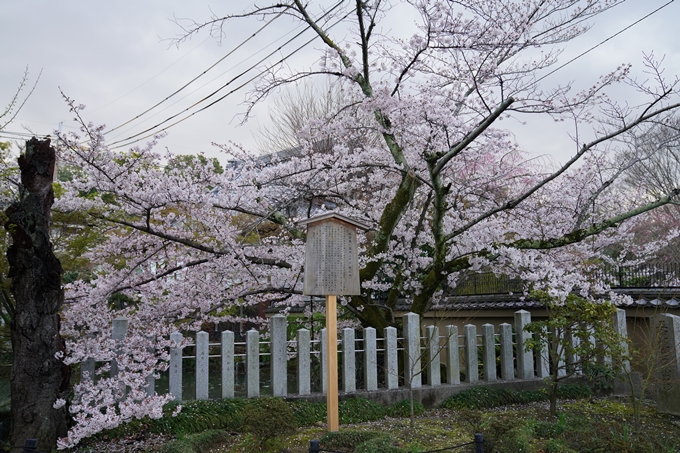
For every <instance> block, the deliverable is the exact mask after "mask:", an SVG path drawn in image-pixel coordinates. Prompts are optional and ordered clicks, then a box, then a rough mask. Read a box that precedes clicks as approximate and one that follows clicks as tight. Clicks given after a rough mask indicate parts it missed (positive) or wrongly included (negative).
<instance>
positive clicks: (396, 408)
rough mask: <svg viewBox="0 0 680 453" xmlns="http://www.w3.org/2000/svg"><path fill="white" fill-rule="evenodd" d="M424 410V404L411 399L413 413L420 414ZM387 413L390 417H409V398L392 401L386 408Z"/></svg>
mask: <svg viewBox="0 0 680 453" xmlns="http://www.w3.org/2000/svg"><path fill="white" fill-rule="evenodd" d="M423 412H425V406H423V405H422V404H420V402H419V401H413V415H420V414H422V413H423ZM387 415H389V416H390V417H410V416H411V400H403V401H399V402H398V403H394V404H393V405H391V406H390V407H389V408H388V409H387Z"/></svg>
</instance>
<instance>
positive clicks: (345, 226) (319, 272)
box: [299, 213, 368, 431]
mask: <svg viewBox="0 0 680 453" xmlns="http://www.w3.org/2000/svg"><path fill="white" fill-rule="evenodd" d="M299 224H301V225H307V244H306V246H305V279H304V286H303V291H302V292H303V294H306V295H310V296H326V335H327V337H328V340H327V341H326V357H328V365H327V368H326V369H327V373H326V379H327V385H326V388H327V389H328V394H327V404H326V406H327V410H328V414H327V415H328V430H329V431H337V430H338V429H339V422H338V325H337V296H339V295H343V296H354V295H359V294H361V287H360V283H359V263H358V259H357V232H356V229H357V227H358V228H362V229H368V227H367V226H366V225H364V224H362V223H360V222H357V221H356V220H353V219H350V218H348V217H345V216H343V215H340V214H335V213H329V214H323V215H320V216H316V217H312V218H311V219H306V220H303V221H301V222H299Z"/></svg>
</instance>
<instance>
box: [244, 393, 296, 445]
mask: <svg viewBox="0 0 680 453" xmlns="http://www.w3.org/2000/svg"><path fill="white" fill-rule="evenodd" d="M242 414H243V426H244V428H245V429H246V430H247V431H248V432H250V433H252V434H253V435H254V436H255V438H256V439H257V440H258V441H259V442H261V443H262V444H264V443H265V442H267V441H268V440H269V439H272V438H274V437H276V436H279V435H282V434H290V433H293V432H295V430H296V429H297V423H296V422H295V416H294V414H293V411H292V410H291V408H290V407H289V406H288V404H287V403H286V402H285V401H284V400H282V399H281V398H258V399H253V400H250V401H249V402H248V404H246V406H245V407H244V408H243V411H242Z"/></svg>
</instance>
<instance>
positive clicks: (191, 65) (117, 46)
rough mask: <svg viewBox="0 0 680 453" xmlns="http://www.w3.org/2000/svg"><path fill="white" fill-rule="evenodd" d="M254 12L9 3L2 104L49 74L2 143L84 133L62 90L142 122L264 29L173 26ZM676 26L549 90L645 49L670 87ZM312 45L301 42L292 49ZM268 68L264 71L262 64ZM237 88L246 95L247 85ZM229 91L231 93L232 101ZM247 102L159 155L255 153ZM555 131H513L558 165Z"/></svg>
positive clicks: (167, 4)
mask: <svg viewBox="0 0 680 453" xmlns="http://www.w3.org/2000/svg"><path fill="white" fill-rule="evenodd" d="M667 1H668V0H628V1H627V2H625V3H624V4H622V5H620V6H617V7H616V8H614V9H613V10H611V11H609V12H607V13H605V14H603V15H601V16H599V17H598V18H597V19H596V20H595V21H594V22H593V29H592V30H591V31H590V32H589V33H588V34H586V35H585V36H583V37H580V38H578V39H577V40H575V41H573V42H571V43H570V44H569V45H568V46H567V48H566V49H565V52H564V55H563V58H564V59H563V61H567V60H568V59H569V58H571V57H573V56H575V55H578V54H579V53H581V52H583V51H584V50H586V49H588V48H589V47H590V46H592V45H595V44H597V43H598V42H600V41H602V40H604V39H606V38H607V37H609V36H611V35H613V34H614V33H616V32H618V31H619V30H621V29H623V28H624V27H626V26H628V25H630V24H631V23H633V22H635V21H636V20H638V19H640V18H641V17H643V16H645V15H646V14H648V13H650V12H652V11H653V10H655V9H656V8H658V7H660V6H661V5H663V4H665V3H667ZM252 3H253V2H252V1H251V0H244V1H235V0H231V1H227V2H224V1H223V2H215V3H203V2H197V1H191V2H189V1H186V0H184V1H181V0H134V1H133V0H116V1H106V2H105V1H84V0H81V1H68V0H63V1H59V2H56V1H37V0H21V1H19V0H0V18H2V26H0V42H1V43H2V47H1V48H2V52H1V54H0V55H1V56H2V71H0V105H2V106H3V107H4V105H6V103H7V102H8V101H9V99H10V98H11V96H12V95H13V93H14V91H15V90H16V88H17V85H18V83H19V81H20V80H21V77H22V74H23V72H24V69H25V68H26V67H27V66H28V68H29V78H30V80H29V83H30V84H32V83H33V82H34V81H35V79H36V77H37V76H38V74H39V73H40V72H41V71H42V75H41V76H40V80H39V82H38V85H37V87H36V89H35V92H34V93H33V95H32V96H31V97H30V99H29V100H28V102H27V103H26V105H25V106H24V108H23V110H22V111H21V112H20V113H19V115H18V117H17V119H16V120H15V121H14V123H12V124H11V125H9V126H8V127H7V128H6V132H5V135H1V136H0V140H3V139H4V140H6V139H7V135H6V133H9V132H13V133H25V132H27V129H29V130H30V131H32V132H34V133H37V134H49V133H51V132H52V131H53V130H55V129H57V128H58V127H59V124H60V123H62V127H63V129H64V130H71V129H70V128H73V127H75V123H74V122H73V121H71V117H72V115H71V114H70V113H69V112H68V108H67V106H66V104H65V103H64V101H63V100H62V98H61V94H60V92H59V89H60V88H61V90H63V92H64V93H65V94H66V95H67V96H69V97H71V98H73V99H75V100H76V102H77V103H81V104H84V105H86V106H87V109H86V110H85V112H84V114H83V115H84V117H85V119H86V120H88V121H92V122H93V123H95V124H102V123H103V124H106V125H107V127H108V128H113V127H116V126H118V125H120V124H122V123H124V122H125V121H127V120H129V119H132V118H134V117H135V116H136V115H138V114H140V113H142V112H143V111H144V110H145V109H147V108H149V107H151V106H152V105H154V104H155V103H157V102H159V101H161V100H162V99H164V98H165V97H166V96H168V95H169V94H171V93H172V92H173V91H175V90H176V89H178V88H179V87H181V86H182V85H183V84H185V83H186V82H188V81H189V80H191V79H192V78H194V77H195V76H197V75H199V74H200V73H201V72H202V71H204V70H205V69H207V68H208V67H209V66H211V65H212V64H214V63H215V62H216V61H218V60H219V59H220V58H222V57H223V56H224V55H226V54H227V53H228V52H229V51H231V50H232V49H233V47H234V46H235V45H237V44H238V43H240V42H241V41H243V40H244V39H245V38H246V37H247V36H249V35H251V34H252V33H253V32H254V31H255V30H256V29H257V28H259V27H260V26H261V25H262V23H261V22H254V21H241V22H239V21H233V22H231V23H230V24H229V25H228V27H227V32H228V36H227V37H225V38H224V40H223V41H222V43H221V44H220V43H219V42H217V41H216V40H215V39H213V38H211V37H210V35H209V33H206V32H204V33H200V34H198V35H196V36H194V37H193V38H192V39H191V40H189V41H187V42H184V43H182V44H181V45H180V46H179V47H177V46H174V45H172V44H171V42H170V41H169V39H171V38H173V37H176V36H177V35H178V34H179V33H181V29H180V28H179V27H178V26H177V25H176V24H175V23H174V22H173V21H172V18H173V16H176V17H179V18H182V17H188V18H192V19H195V20H196V21H202V20H206V19H208V18H209V17H210V15H211V8H212V11H214V12H215V13H216V14H224V13H227V12H231V13H235V12H241V11H243V10H244V9H247V7H249V6H250V5H251V4H252ZM260 3H262V2H260ZM326 3H327V4H330V3H331V2H326ZM391 19H392V21H393V23H394V24H395V27H394V28H395V29H401V28H405V27H402V26H401V24H398V23H397V21H403V24H408V23H410V19H409V18H408V17H396V16H394V17H392V18H391ZM679 19H680V2H677V3H672V4H670V5H669V6H667V7H666V8H664V9H663V10H661V11H660V12H659V13H656V14H654V15H653V16H651V17H649V18H648V19H646V20H644V21H643V22H641V23H639V24H637V25H636V26H634V27H633V28H631V29H630V30H628V31H626V32H624V33H623V34H621V35H619V36H618V37H616V38H614V39H612V40H611V41H609V42H607V43H606V44H604V45H603V46H601V47H599V48H598V49H596V50H595V51H593V52H590V53H589V54H587V55H586V56H584V57H583V58H581V59H579V60H578V61H577V62H574V63H573V64H570V65H569V66H568V67H566V68H565V69H563V70H561V71H559V72H558V73H556V74H555V75H553V76H551V77H550V78H548V79H546V80H545V81H544V83H546V86H550V85H553V84H555V83H559V82H563V81H567V80H575V81H576V83H577V85H580V86H582V87H585V86H590V85H591V84H592V83H593V82H594V81H595V80H596V79H597V76H598V74H602V73H605V72H608V71H611V70H613V69H615V68H616V67H617V66H618V65H619V64H621V63H632V64H633V65H634V70H635V71H636V72H637V73H638V74H639V75H640V76H641V77H642V76H644V75H643V74H642V73H641V72H640V71H641V70H642V69H643V68H642V64H641V62H642V56H643V52H646V53H649V52H651V51H654V53H655V54H656V55H657V56H663V55H665V67H666V68H667V69H666V71H667V73H666V74H667V76H668V77H669V78H673V77H674V76H675V75H676V74H680V46H679V45H678V43H680V31H679V29H680V27H679V26H678V21H679ZM291 30H293V28H292V25H291V22H290V21H287V20H279V21H276V22H275V23H273V24H272V25H271V26H270V27H268V28H267V29H266V30H265V31H263V32H262V33H260V34H259V35H258V36H257V37H256V38H254V39H253V40H252V42H250V43H248V44H247V45H245V46H244V47H243V48H242V49H240V50H239V51H237V52H234V53H233V54H232V55H231V56H229V57H228V58H226V59H225V60H224V61H223V62H221V63H220V64H219V65H218V66H217V67H215V68H214V69H213V70H211V71H210V72H208V73H207V74H206V75H205V76H203V77H202V78H201V79H199V80H198V81H197V82H195V83H194V84H192V85H191V88H189V89H187V90H185V91H183V92H182V93H181V94H180V95H178V96H176V97H175V98H173V100H172V101H171V102H166V103H165V104H163V107H162V108H159V109H156V110H155V111H154V112H152V113H150V114H147V115H146V116H144V117H143V118H142V119H140V120H138V121H135V122H134V123H133V124H131V125H130V126H126V127H123V128H121V129H119V130H117V131H114V132H112V133H111V134H110V135H109V136H108V138H109V140H110V141H114V140H116V139H122V138H125V137H127V136H129V135H131V134H133V133H137V132H140V131H141V130H143V129H145V128H147V127H150V126H152V125H154V124H156V123H158V122H160V121H162V120H163V119H165V118H167V117H169V116H171V115H173V114H176V113H178V112H180V111H181V110H183V109H184V108H186V107H188V106H189V105H191V104H192V103H194V102H196V101H197V100H199V99H201V98H202V97H203V96H205V95H207V94H208V93H210V92H211V91H213V90H215V89H216V88H217V87H219V86H221V85H223V84H225V83H226V82H227V81H228V80H229V79H230V78H232V77H233V76H234V75H236V74H237V73H239V72H240V71H242V70H243V69H245V68H247V67H250V66H251V65H253V64H254V63H256V62H257V61H258V59H260V58H262V57H264V56H265V55H266V53H267V52H269V51H271V50H274V49H276V48H277V47H278V46H279V45H281V44H282V43H283V42H284V41H285V39H287V38H288V37H290V36H291V35H290V34H288V35H286V34H287V33H290V32H291ZM305 36H308V37H311V35H305ZM306 39H309V38H303V39H301V40H298V41H296V43H297V44H296V45H295V47H297V45H300V44H302V42H304V40H306ZM320 47H321V46H320V45H319V44H318V43H316V44H315V45H314V46H308V48H307V49H306V51H305V52H301V53H300V54H298V55H296V56H295V60H290V62H291V64H293V65H299V66H304V67H309V66H311V65H313V64H314V63H315V61H316V59H317V58H318V55H319V52H318V49H319V48H320ZM293 48H294V47H291V50H292V49H293ZM284 50H285V49H284ZM284 53H285V52H284ZM284 53H281V52H279V53H277V54H276V55H275V56H273V57H271V58H270V61H271V62H273V61H276V60H278V59H279V58H281V56H282V55H283V54H284ZM262 65H264V63H263V64H261V65H259V66H260V67H261V66H262ZM246 78H249V77H246ZM232 85H233V86H234V87H235V86H238V85H240V81H239V83H237V82H234V84H232ZM226 91H229V90H228V89H227V90H225V91H224V92H223V93H226ZM246 94H247V90H245V89H242V90H239V91H237V92H235V93H234V94H232V95H230V96H229V97H227V98H226V99H225V100H224V101H222V102H220V103H219V104H216V105H215V106H213V107H211V108H209V109H207V110H206V111H204V112H201V113H198V114H196V115H194V116H193V117H192V118H190V119H188V120H186V121H184V122H183V123H181V124H179V125H177V126H174V127H172V128H171V129H170V130H169V135H168V136H167V137H165V138H164V139H163V140H162V142H161V146H162V147H167V148H168V149H170V150H171V151H172V152H174V153H178V154H188V153H195V152H206V153H208V154H211V155H216V154H215V152H214V147H213V146H212V145H211V143H212V142H218V143H227V142H229V141H234V142H237V143H241V144H243V145H244V146H245V147H246V148H251V149H252V148H253V147H254V139H253V134H255V133H256V132H257V130H258V123H261V124H266V122H267V120H268V114H267V106H266V105H262V106H261V107H260V108H259V109H257V110H256V112H255V114H256V116H255V118H254V119H253V120H251V121H249V122H248V123H247V124H246V125H244V126H239V125H238V123H239V120H238V118H237V117H236V116H237V115H238V114H239V113H242V112H243V107H242V106H240V105H239V104H240V103H241V102H242V101H243V98H244V96H245V95H246ZM617 95H620V96H621V97H626V99H628V97H630V99H629V100H630V101H631V102H633V103H634V102H635V99H634V97H632V95H631V94H630V93H629V92H625V91H620V92H619V91H614V97H616V96H617ZM175 101H177V102H176V103H174V102H175ZM178 119H179V118H178ZM548 123H549V122H545V121H543V122H542V121H536V122H531V123H528V124H527V125H525V126H519V125H515V126H513V131H515V132H516V134H517V135H518V138H521V142H522V143H523V144H524V145H525V146H526V148H527V149H529V150H530V151H531V152H534V153H543V152H545V153H550V154H552V155H553V156H555V157H556V158H557V159H560V158H561V157H562V156H566V155H567V154H568V153H570V152H572V151H573V147H572V146H570V144H569V141H568V137H567V135H566V132H565V130H564V129H560V128H557V129H554V130H552V131H551V132H547V131H548V130H549V128H550V127H551V125H549V124H548Z"/></svg>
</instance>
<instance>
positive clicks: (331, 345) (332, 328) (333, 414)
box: [326, 296, 340, 431]
mask: <svg viewBox="0 0 680 453" xmlns="http://www.w3.org/2000/svg"><path fill="white" fill-rule="evenodd" d="M336 308H337V296H326V335H327V337H326V357H328V368H327V371H326V379H327V385H326V388H327V389H328V393H327V394H326V409H327V416H328V431H338V430H339V426H340V424H339V421H338V418H339V417H338V319H337V310H336Z"/></svg>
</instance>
